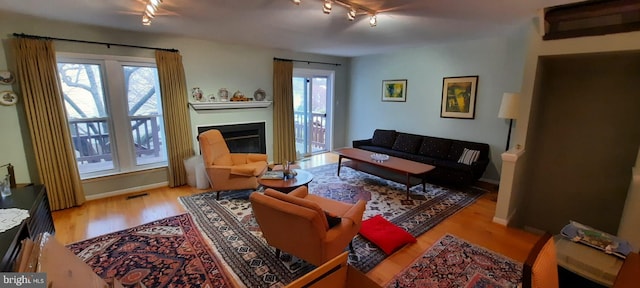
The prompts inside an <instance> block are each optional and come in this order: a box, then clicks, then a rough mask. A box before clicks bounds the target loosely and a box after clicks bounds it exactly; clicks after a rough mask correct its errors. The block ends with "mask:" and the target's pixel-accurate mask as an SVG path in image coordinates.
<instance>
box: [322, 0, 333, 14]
mask: <svg viewBox="0 0 640 288" xmlns="http://www.w3.org/2000/svg"><path fill="white" fill-rule="evenodd" d="M322 12H324V14H329V13H331V0H325V1H324V4H323V5H322Z"/></svg>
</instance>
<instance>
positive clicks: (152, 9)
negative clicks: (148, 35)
mask: <svg viewBox="0 0 640 288" xmlns="http://www.w3.org/2000/svg"><path fill="white" fill-rule="evenodd" d="M161 3H162V0H147V5H145V6H144V11H143V12H142V25H145V26H149V25H151V19H153V18H154V17H155V16H156V12H158V7H159V6H160V4H161Z"/></svg>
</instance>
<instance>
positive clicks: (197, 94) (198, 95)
mask: <svg viewBox="0 0 640 288" xmlns="http://www.w3.org/2000/svg"><path fill="white" fill-rule="evenodd" d="M191 96H193V100H195V101H197V102H200V101H202V90H200V87H193V89H191Z"/></svg>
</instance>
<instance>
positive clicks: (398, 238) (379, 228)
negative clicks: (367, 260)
mask: <svg viewBox="0 0 640 288" xmlns="http://www.w3.org/2000/svg"><path fill="white" fill-rule="evenodd" d="M360 235H362V237H364V238H367V239H368V240H369V241H371V242H373V244H376V245H377V246H378V247H380V249H382V251H384V253H386V254H387V255H391V253H393V252H395V251H396V250H398V249H400V247H402V246H404V245H405V244H409V243H416V238H415V237H413V235H411V234H409V232H407V231H405V230H404V229H402V228H400V227H398V226H396V225H394V224H393V223H391V222H389V221H387V219H384V218H383V217H382V216H380V215H376V216H374V217H372V218H369V219H367V220H364V221H362V227H360Z"/></svg>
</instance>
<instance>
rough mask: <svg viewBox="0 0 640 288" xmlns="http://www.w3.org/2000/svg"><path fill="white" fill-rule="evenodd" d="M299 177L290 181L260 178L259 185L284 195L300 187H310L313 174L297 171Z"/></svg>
mask: <svg viewBox="0 0 640 288" xmlns="http://www.w3.org/2000/svg"><path fill="white" fill-rule="evenodd" d="M296 172H297V173H298V175H296V177H294V178H290V179H286V180H284V179H261V178H260V177H258V183H259V184H260V185H262V186H264V187H265V188H271V189H275V190H278V191H280V192H283V193H289V192H291V191H293V189H296V188H298V187H300V186H303V185H304V186H309V182H311V180H313V174H311V173H309V172H307V171H305V170H301V169H297V170H296Z"/></svg>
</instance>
